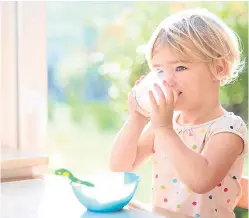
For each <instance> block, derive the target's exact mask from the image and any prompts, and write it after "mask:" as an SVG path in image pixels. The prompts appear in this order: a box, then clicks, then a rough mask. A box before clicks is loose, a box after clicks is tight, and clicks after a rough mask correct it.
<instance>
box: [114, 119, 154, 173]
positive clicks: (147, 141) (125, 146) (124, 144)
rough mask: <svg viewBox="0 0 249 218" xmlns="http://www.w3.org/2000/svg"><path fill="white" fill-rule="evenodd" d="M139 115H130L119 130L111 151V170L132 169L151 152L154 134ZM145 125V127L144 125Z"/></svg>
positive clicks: (145, 120)
mask: <svg viewBox="0 0 249 218" xmlns="http://www.w3.org/2000/svg"><path fill="white" fill-rule="evenodd" d="M146 123H147V119H144V118H141V116H130V118H129V119H128V120H127V121H126V122H125V124H124V125H123V127H122V128H121V130H120V131H119V133H118V135H117V137H116V139H115V141H114V144H113V149H112V152H111V158H110V168H111V170H112V171H133V170H134V169H135V168H136V167H138V166H139V165H140V164H141V163H142V162H143V161H144V160H145V159H146V158H147V157H148V156H150V154H152V152H153V145H154V143H153V142H154V134H153V133H152V130H151V127H150V123H149V124H147V126H146ZM145 126H146V127H145Z"/></svg>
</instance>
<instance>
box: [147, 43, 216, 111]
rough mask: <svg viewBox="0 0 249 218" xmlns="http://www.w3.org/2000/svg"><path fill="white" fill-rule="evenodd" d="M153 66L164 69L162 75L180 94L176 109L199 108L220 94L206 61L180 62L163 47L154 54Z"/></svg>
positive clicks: (178, 94)
mask: <svg viewBox="0 0 249 218" xmlns="http://www.w3.org/2000/svg"><path fill="white" fill-rule="evenodd" d="M152 67H153V69H162V70H163V71H164V72H163V76H162V77H163V78H164V79H165V80H166V81H167V82H168V84H169V85H170V86H171V87H172V89H173V91H174V92H175V93H176V95H177V96H178V97H177V99H176V102H175V110H179V111H182V110H194V109H197V108H199V107H202V106H203V105H205V102H206V101H209V102H210V100H212V98H215V97H216V96H217V95H218V92H219V84H218V83H217V81H216V82H215V81H214V79H213V77H212V76H211V73H210V70H209V68H208V66H207V64H205V63H200V62H190V60H181V62H179V60H177V57H176V56H174V54H173V53H171V52H170V51H169V49H167V48H162V49H160V50H159V51H158V52H156V53H155V54H154V56H153V58H152ZM214 100H215V99H214Z"/></svg>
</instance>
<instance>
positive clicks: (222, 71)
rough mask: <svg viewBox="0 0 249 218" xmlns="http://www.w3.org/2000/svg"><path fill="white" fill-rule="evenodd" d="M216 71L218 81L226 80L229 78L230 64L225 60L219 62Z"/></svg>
mask: <svg viewBox="0 0 249 218" xmlns="http://www.w3.org/2000/svg"><path fill="white" fill-rule="evenodd" d="M214 69H215V74H216V75H217V79H219V80H224V79H226V78H227V76H228V75H227V73H228V63H227V62H226V61H225V60H224V59H220V60H217V61H216V63H215V68H214Z"/></svg>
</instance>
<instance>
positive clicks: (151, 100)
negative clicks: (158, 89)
mask: <svg viewBox="0 0 249 218" xmlns="http://www.w3.org/2000/svg"><path fill="white" fill-rule="evenodd" d="M149 98H150V102H151V108H152V111H155V112H157V110H158V105H157V102H156V99H155V96H154V94H153V92H152V91H151V90H150V91H149Z"/></svg>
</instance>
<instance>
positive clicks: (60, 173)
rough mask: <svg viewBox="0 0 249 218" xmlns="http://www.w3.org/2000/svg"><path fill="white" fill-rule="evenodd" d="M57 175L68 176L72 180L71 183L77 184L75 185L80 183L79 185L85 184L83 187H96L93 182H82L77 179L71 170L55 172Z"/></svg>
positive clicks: (62, 169)
mask: <svg viewBox="0 0 249 218" xmlns="http://www.w3.org/2000/svg"><path fill="white" fill-rule="evenodd" d="M55 175H59V176H66V177H68V178H69V179H70V180H71V182H75V183H78V184H83V185H86V186H89V187H94V186H95V185H94V184H93V183H91V182H88V181H82V180H80V179H78V178H76V177H75V176H74V175H73V174H72V173H71V172H70V171H69V170H67V169H64V168H61V169H58V170H55Z"/></svg>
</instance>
